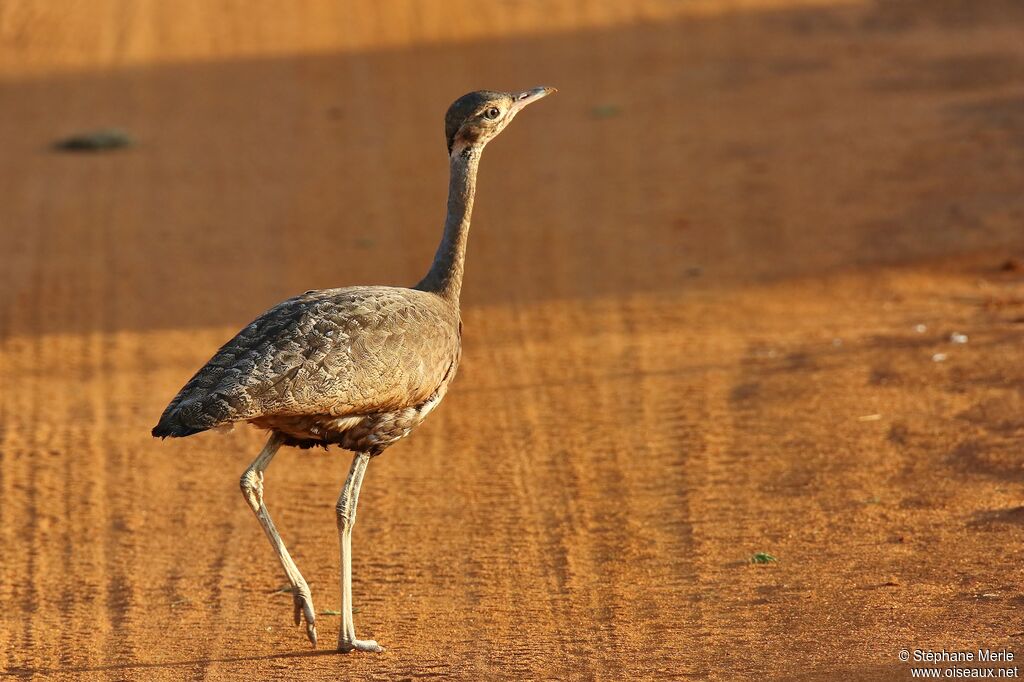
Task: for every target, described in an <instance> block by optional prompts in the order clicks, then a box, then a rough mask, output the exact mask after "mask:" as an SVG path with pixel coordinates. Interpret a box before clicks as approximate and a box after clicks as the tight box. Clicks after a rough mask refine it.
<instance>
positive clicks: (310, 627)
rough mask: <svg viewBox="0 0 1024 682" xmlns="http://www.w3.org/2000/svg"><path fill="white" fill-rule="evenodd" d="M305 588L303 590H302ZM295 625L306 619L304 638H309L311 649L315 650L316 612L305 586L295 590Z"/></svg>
mask: <svg viewBox="0 0 1024 682" xmlns="http://www.w3.org/2000/svg"><path fill="white" fill-rule="evenodd" d="M303 588H305V589H303ZM294 597H295V624H296V625H302V618H303V616H305V618H306V637H309V641H310V643H311V644H312V645H313V648H314V649H315V648H316V611H314V610H313V597H312V596H311V595H310V594H309V588H308V587H306V586H305V585H302V586H300V587H299V588H298V589H296V590H295V594H294Z"/></svg>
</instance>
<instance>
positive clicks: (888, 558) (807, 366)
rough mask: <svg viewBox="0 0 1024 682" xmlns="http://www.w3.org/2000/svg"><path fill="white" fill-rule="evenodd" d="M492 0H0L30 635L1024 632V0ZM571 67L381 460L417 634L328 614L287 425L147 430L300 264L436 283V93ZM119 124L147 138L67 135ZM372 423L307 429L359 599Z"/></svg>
mask: <svg viewBox="0 0 1024 682" xmlns="http://www.w3.org/2000/svg"><path fill="white" fill-rule="evenodd" d="M169 4H170V3H168V4H167V5H169ZM479 4H480V3H468V2H467V3H463V4H461V5H459V6H455V5H452V4H450V3H449V4H433V5H421V4H415V3H408V4H403V5H401V6H399V5H395V6H394V7H390V8H388V9H386V10H374V11H371V10H368V9H365V10H360V11H359V12H353V13H352V14H351V15H350V14H347V13H345V12H339V10H338V9H337V6H336V5H335V4H334V3H309V4H308V6H306V7H305V8H304V9H303V10H300V11H299V10H297V12H298V14H296V15H295V16H289V17H282V16H281V15H280V14H279V13H277V10H275V9H274V8H273V7H271V6H270V5H271V3H266V4H265V5H262V6H245V7H244V9H243V6H242V5H240V4H237V5H236V4H233V3H218V4H216V5H214V4H213V3H198V2H197V3H187V4H186V3H176V4H175V7H176V8H177V11H176V12H175V13H172V14H171V15H168V12H167V9H166V6H165V5H161V4H159V3H141V2H129V1H128V0H123V1H122V2H112V1H105V2H100V1H99V0H97V2H96V3H79V4H77V5H74V6H72V5H70V4H67V6H62V7H61V8H60V9H59V10H58V9H57V7H56V6H54V7H53V8H52V9H49V10H48V9H44V7H43V6H42V5H40V4H39V3H33V2H21V1H18V0H10V1H9V2H4V3H2V4H0V44H2V45H5V47H4V48H3V51H2V55H3V59H0V64H2V65H3V66H2V68H0V79H2V81H0V98H2V103H3V106H2V109H0V110H2V112H3V113H2V119H3V125H2V126H0V148H2V150H3V151H2V158H3V163H2V164H0V547H3V550H2V554H0V604H2V605H3V612H2V614H0V662H2V663H3V669H2V672H3V673H5V674H7V675H10V676H14V677H19V678H24V679H35V678H38V679H51V678H52V679H82V680H94V679H110V680H174V679H210V680H226V679H258V678H263V677H265V678H274V679H289V680H292V679H293V680H311V679H325V680H326V679H332V680H333V679H339V678H341V679H344V678H348V677H351V678H358V679H399V678H411V677H437V678H444V679H453V678H454V679H457V678H462V679H487V678H495V677H504V678H522V679H526V678H529V679H555V678H558V679H565V678H575V679H589V678H605V679H612V678H614V679H650V678H667V679H679V678H695V679H703V678H709V679H721V680H737V679H766V678H767V679H800V680H812V679H815V680H817V679H822V680H825V679H829V680H835V679H849V680H853V679H907V678H908V677H909V672H908V665H907V664H904V663H902V662H900V661H899V659H898V657H897V654H898V651H899V650H900V649H903V648H907V649H911V650H912V649H915V648H922V649H942V648H945V649H947V650H951V649H963V648H967V649H972V648H978V647H991V648H1009V649H1010V650H1013V651H1016V652H1017V654H1018V656H1021V655H1024V646H1021V645H1022V641H1024V639H1022V638H1024V632H1022V631H1024V624H1022V623H1021V622H1020V612H1021V607H1022V605H1024V590H1022V587H1021V585H1022V579H1024V569H1022V564H1021V547H1022V546H1024V506H1021V505H1022V503H1024V499H1022V498H1024V495H1022V493H1024V466H1022V462H1021V443H1022V439H1021V437H1022V435H1024V272H1022V266H1021V265H1020V261H1012V260H1011V259H1013V258H1018V259H1019V258H1021V257H1024V229H1022V228H1024V194H1022V192H1021V189H1022V187H1024V9H1022V5H1021V4H1020V3H1019V2H1016V0H990V1H988V2H984V3H982V2H977V0H904V1H902V2H881V1H879V2H874V1H863V2H846V3H834V4H829V3H822V2H818V3H808V2H802V3H787V2H760V3H758V2H754V1H745V2H720V3H715V2H694V3H692V4H686V3H674V4H671V5H668V4H666V5H660V4H659V3H655V2H649V3H643V4H638V5H636V6H631V9H630V10H623V9H621V7H622V6H623V5H624V3H608V6H604V5H601V4H596V3H595V4H585V5H573V6H570V5H565V6H562V8H561V9H560V10H559V11H558V12H556V13H555V15H557V16H554V17H551V18H549V17H548V16H547V14H549V13H550V12H547V11H545V10H544V9H543V8H542V7H540V6H538V5H536V4H534V3H519V2H517V3H507V4H500V5H488V7H487V8H482V7H480V6H479ZM367 6H369V5H367ZM506 27H507V29H506ZM306 33H308V34H309V35H310V36H311V37H310V43H309V44H308V45H307V44H304V43H303V42H302V36H303V35H305V34H306ZM378 38H379V39H378ZM548 83H550V84H553V85H556V86H558V87H559V88H560V93H559V94H558V95H557V96H556V97H553V98H550V99H549V100H546V101H545V102H544V103H542V104H541V105H538V106H537V107H536V108H534V109H531V110H530V111H529V112H527V113H526V114H524V115H523V116H521V117H520V118H519V119H518V120H517V121H516V123H515V125H514V126H513V127H512V129H510V130H509V131H508V132H507V133H506V134H505V135H504V136H503V137H502V138H501V139H500V140H498V141H497V142H495V143H494V144H493V145H492V146H491V148H490V149H489V150H488V152H487V155H486V157H485V159H484V162H483V167H482V174H481V188H480V194H479V196H478V200H477V213H476V221H475V223H474V225H475V227H474V233H473V236H472V239H471V243H470V254H469V264H468V280H467V283H466V289H465V298H464V321H465V353H464V363H463V367H462V370H461V372H460V375H459V377H458V379H457V380H456V382H455V384H454V385H453V387H452V391H451V393H450V394H449V397H448V399H447V400H446V402H445V404H444V405H443V406H442V408H441V409H440V410H439V411H438V412H436V413H435V415H433V416H432V417H431V419H430V420H429V421H428V422H427V424H426V425H424V427H423V428H422V429H421V430H420V431H419V432H418V433H417V434H416V435H415V436H414V437H413V438H411V439H409V440H407V441H406V442H404V443H402V444H400V445H399V446H397V447H394V448H392V449H391V450H390V451H388V452H387V453H386V454H385V455H384V456H383V457H381V458H378V459H377V460H375V461H374V462H373V463H372V464H371V466H370V470H369V473H368V476H367V480H366V485H365V487H364V492H363V496H362V500H361V506H360V515H359V524H358V525H357V527H356V531H355V592H356V600H357V606H358V607H359V612H358V613H357V615H356V622H357V627H358V631H359V632H360V634H361V635H365V636H368V637H374V638H376V639H378V640H379V641H380V642H381V643H383V644H385V645H387V646H388V647H389V648H388V652H387V653H386V654H384V655H381V656H349V657H344V656H339V655H335V654H334V653H333V652H330V651H323V650H321V651H317V652H312V651H310V650H309V649H308V645H307V643H306V641H305V639H304V637H303V635H302V632H301V630H300V629H297V628H295V627H293V626H292V625H291V621H290V619H291V608H290V599H289V597H288V596H287V595H282V594H280V593H278V592H277V590H278V589H279V588H280V587H281V586H282V585H283V583H284V580H283V577H282V576H281V575H280V574H279V569H278V567H277V566H276V564H275V562H274V560H273V556H272V554H271V552H270V549H269V547H268V546H267V543H266V540H265V539H264V537H263V535H262V534H261V532H260V530H259V528H258V526H257V524H256V522H255V521H254V519H253V518H252V515H251V513H250V512H249V510H248V508H247V507H246V505H245V504H244V502H243V500H242V498H241V496H240V495H239V493H238V489H237V477H238V475H239V474H240V473H241V471H242V470H243V469H244V468H245V466H246V465H247V464H248V462H249V461H250V459H251V458H252V457H253V456H254V455H255V453H256V451H257V450H258V448H259V447H260V445H261V435H260V434H259V433H257V432H255V431H254V430H251V429H248V428H245V429H236V430H235V431H234V432H232V433H230V434H227V435H220V434H204V435H201V436H197V437H195V438H190V439H187V440H184V441H176V442H170V441H168V442H158V441H154V440H152V439H151V438H150V437H149V435H148V432H149V429H150V427H151V426H152V425H153V423H154V422H155V421H156V418H157V416H158V415H159V413H160V411H161V409H162V408H163V406H164V405H165V404H166V402H167V401H168V400H169V398H170V397H171V396H172V395H173V394H174V392H175V391H176V390H177V389H178V387H179V386H180V385H181V384H182V383H183V382H184V380H185V379H186V378H187V377H188V376H189V375H190V373H191V372H192V371H193V370H194V369H195V368H196V367H197V366H198V365H200V364H201V363H202V362H204V361H205V360H206V359H207V358H208V357H209V355H210V354H211V352H212V351H213V350H214V349H215V348H216V347H217V346H218V345H219V344H220V343H221V342H223V341H224V340H225V339H226V338H228V337H229V336H230V335H231V334H232V333H233V332H234V331H235V330H236V329H237V328H238V327H239V326H241V325H243V324H245V323H246V322H247V321H248V320H249V319H251V318H252V317H253V316H255V315H256V314H258V313H259V312H261V311H262V310H263V309H265V308H266V307H268V306H269V305H271V304H273V303H275V302H277V301H278V300H280V299H282V298H284V297H287V296H289V295H292V294H294V293H296V292H300V291H303V290H305V289H309V288H315V287H328V286H343V285H346V284H355V283H364V282H381V283H398V284H405V283H409V282H412V281H415V279H416V278H417V277H418V276H419V275H420V274H421V273H422V272H423V271H424V269H425V267H426V265H427V263H428V260H429V258H430V257H431V255H432V253H433V248H434V245H435V243H436V240H437V238H438V234H439V226H440V221H441V213H442V210H443V193H444V189H445V184H446V177H445V173H446V165H445V158H444V152H443V135H442V126H441V117H442V114H443V111H444V108H445V107H446V106H447V104H448V103H449V102H450V101H451V100H452V99H453V98H454V97H455V96H457V95H458V94H461V93H462V92H464V91H466V90H469V89H472V88H475V87H507V88H510V89H511V88H519V87H522V86H532V85H535V84H548ZM110 125H117V126H122V127H124V128H125V129H127V130H130V131H131V132H132V133H133V134H134V135H135V136H136V137H137V139H138V141H139V142H138V145H137V146H136V147H134V148H132V149H129V150H125V151H121V152H117V153H111V154H106V155H92V156H81V155H80V156H69V155H60V154H55V153H52V152H50V151H49V150H48V149H47V146H48V145H49V143H50V142H51V141H52V140H53V139H55V138H57V137H59V136H62V135H64V134H67V133H70V132H75V131H79V130H82V129H89V128H93V127H99V126H110ZM1008 261H1009V262H1008ZM1004 264H1006V267H1005V268H1004V267H1003V266H1004ZM954 332H958V333H963V334H966V335H967V336H968V337H969V340H968V342H967V343H966V344H958V343H953V342H951V341H950V335H951V334H952V333H954ZM938 360H941V361H938ZM348 462H349V458H348V456H347V455H346V454H345V453H342V452H338V451H332V452H330V453H327V454H325V453H308V452H305V453H303V452H298V451H286V452H284V453H282V454H281V455H280V456H279V457H278V459H277V460H276V461H275V463H274V466H273V467H272V468H271V469H270V471H269V472H268V479H267V500H268V505H269V506H270V508H271V510H272V511H273V512H274V513H275V516H276V519H277V521H278V525H279V527H280V528H281V529H282V532H283V535H284V536H285V539H286V541H287V542H288V543H289V545H290V547H291V548H292V550H293V554H294V555H295V557H296V560H297V562H298V564H299V566H300V567H301V568H302V570H303V572H304V573H305V575H306V577H307V579H309V582H310V583H311V585H312V587H313V593H314V599H315V603H316V604H317V606H318V608H319V609H321V610H330V609H336V608H337V599H338V595H337V590H338V588H337V577H336V576H337V549H336V535H335V522H334V513H333V504H334V500H335V498H336V496H337V493H338V490H339V488H340V485H341V483H342V481H343V479H344V476H345V472H346V471H347V468H348ZM755 552H768V553H770V554H772V555H774V556H775V557H777V558H778V562H777V563H774V564H769V565H764V566H756V565H752V564H751V563H750V562H749V559H750V557H751V555H752V554H753V553H755ZM337 625H338V618H337V617H336V616H332V615H329V614H322V615H321V617H320V620H319V629H320V633H321V639H322V641H323V642H325V643H327V644H328V645H330V643H331V642H332V640H334V639H335V637H336V634H335V633H336V631H337Z"/></svg>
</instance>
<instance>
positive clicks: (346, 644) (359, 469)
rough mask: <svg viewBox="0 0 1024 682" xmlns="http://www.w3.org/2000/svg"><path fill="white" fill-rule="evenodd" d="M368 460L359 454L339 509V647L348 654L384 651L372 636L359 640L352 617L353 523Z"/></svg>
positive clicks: (342, 492) (339, 502) (342, 494)
mask: <svg viewBox="0 0 1024 682" xmlns="http://www.w3.org/2000/svg"><path fill="white" fill-rule="evenodd" d="M369 461H370V455H368V454H366V453H358V454H356V456H355V458H354V459H353V460H352V468H351V469H349V472H348V478H347V479H345V487H344V488H342V489H341V495H340V496H339V497H338V505H337V508H336V511H337V514H338V539H339V541H340V542H341V631H340V632H339V633H338V650H339V651H342V652H346V653H347V652H349V651H354V650H355V651H374V652H381V651H384V647H382V646H380V645H379V644H377V642H375V641H373V640H372V639H362V640H360V639H356V626H355V622H354V621H353V620H352V526H354V525H355V523H356V505H357V504H358V503H359V487H360V486H361V485H362V484H363V475H364V474H365V473H366V465H367V464H368V463H369Z"/></svg>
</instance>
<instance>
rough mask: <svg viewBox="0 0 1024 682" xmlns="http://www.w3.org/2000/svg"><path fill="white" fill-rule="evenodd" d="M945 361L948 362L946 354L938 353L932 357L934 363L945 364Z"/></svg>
mask: <svg viewBox="0 0 1024 682" xmlns="http://www.w3.org/2000/svg"><path fill="white" fill-rule="evenodd" d="M945 361H946V354H945V353H936V354H935V355H933V356H932V362H945Z"/></svg>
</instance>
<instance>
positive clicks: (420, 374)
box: [153, 287, 460, 436]
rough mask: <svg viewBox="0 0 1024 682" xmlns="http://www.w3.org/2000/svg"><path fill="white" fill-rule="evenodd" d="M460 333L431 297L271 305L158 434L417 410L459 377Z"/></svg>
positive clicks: (370, 296)
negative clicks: (235, 424)
mask: <svg viewBox="0 0 1024 682" xmlns="http://www.w3.org/2000/svg"><path fill="white" fill-rule="evenodd" d="M459 327H460V322H459V312H458V309H457V307H456V306H453V305H451V304H450V303H449V302H447V301H445V300H444V299H442V298H441V297H439V296H437V295H435V294H432V293H429V292H424V291H419V290H416V289H403V288H397V287H352V288H346V289H325V290H319V291H308V292H306V293H304V294H302V295H300V296H296V297H294V298H291V299H288V300H287V301H284V302H283V303H280V304H278V305H276V306H274V307H273V308H271V309H270V310H268V311H267V312H265V313H264V314H263V315H261V316H260V317H258V318H256V320H254V321H253V322H252V323H251V324H249V325H248V326H246V327H245V328H244V329H243V330H242V331H240V332H239V333H238V334H237V335H236V336H235V337H234V338H233V339H231V340H230V341H228V342H227V343H226V344H224V346H223V347H222V348H221V349H220V350H219V351H217V353H216V354H215V355H214V356H213V357H212V358H211V359H210V361H209V362H208V363H206V365H205V366H204V367H203V368H202V369H200V370H199V371H198V372H197V373H196V375H195V376H194V377H192V379H191V380H190V381H189V382H188V383H187V384H185V386H184V388H182V389H181V391H180V392H179V393H178V395H177V396H176V397H175V398H174V400H172V401H171V403H170V405H168V407H167V409H166V410H165V411H164V413H163V415H162V416H161V418H160V422H159V424H157V426H156V428H154V429H153V435H154V436H188V435H191V434H193V433H198V432H200V431H205V430H207V429H210V428H213V427H216V426H220V425H223V424H227V423H231V422H238V421H254V420H257V421H264V422H266V421H267V418H270V421H273V419H274V418H289V417H336V418H346V417H354V416H359V415H368V414H374V413H384V412H389V411H396V410H401V409H404V408H409V407H413V406H416V405H420V404H422V403H424V402H426V401H428V400H430V399H431V397H432V396H434V395H435V393H437V392H438V390H439V389H440V388H442V385H443V384H444V385H446V384H447V381H449V380H450V379H451V376H452V375H453V374H454V370H455V366H456V365H457V363H458V358H459V351H460V340H459Z"/></svg>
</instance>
